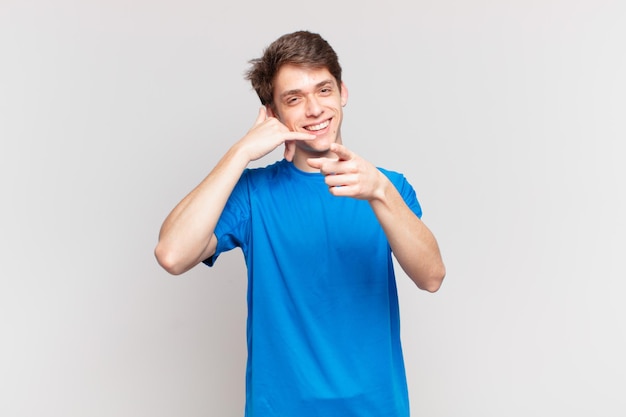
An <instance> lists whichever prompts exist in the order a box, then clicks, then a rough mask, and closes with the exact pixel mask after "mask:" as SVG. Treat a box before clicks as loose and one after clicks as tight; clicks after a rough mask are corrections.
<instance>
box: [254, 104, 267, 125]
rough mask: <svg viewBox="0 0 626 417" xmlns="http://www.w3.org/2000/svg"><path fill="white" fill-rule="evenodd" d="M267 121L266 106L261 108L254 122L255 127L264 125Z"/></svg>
mask: <svg viewBox="0 0 626 417" xmlns="http://www.w3.org/2000/svg"><path fill="white" fill-rule="evenodd" d="M265 119H267V109H266V108H265V106H261V107H260V108H259V115H258V116H257V117H256V120H255V121H254V125H255V126H257V125H259V124H261V123H263V122H264V121H265Z"/></svg>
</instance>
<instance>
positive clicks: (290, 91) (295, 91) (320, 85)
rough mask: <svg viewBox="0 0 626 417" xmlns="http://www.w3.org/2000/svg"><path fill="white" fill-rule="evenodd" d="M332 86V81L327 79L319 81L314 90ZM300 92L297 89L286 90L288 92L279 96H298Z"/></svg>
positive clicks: (300, 90)
mask: <svg viewBox="0 0 626 417" xmlns="http://www.w3.org/2000/svg"><path fill="white" fill-rule="evenodd" d="M332 84H333V80H331V79H330V78H329V79H327V80H324V81H320V82H319V83H317V84H315V89H319V88H321V87H324V86H326V85H332ZM301 92H302V89H299V88H297V89H294V90H288V91H285V92H284V93H282V94H281V95H280V98H285V97H287V96H291V95H293V94H300V93H301Z"/></svg>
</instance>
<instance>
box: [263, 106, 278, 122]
mask: <svg viewBox="0 0 626 417" xmlns="http://www.w3.org/2000/svg"><path fill="white" fill-rule="evenodd" d="M265 110H266V111H267V116H268V117H275V118H276V119H278V116H277V115H276V113H275V112H274V109H272V106H270V105H269V104H266V105H265Z"/></svg>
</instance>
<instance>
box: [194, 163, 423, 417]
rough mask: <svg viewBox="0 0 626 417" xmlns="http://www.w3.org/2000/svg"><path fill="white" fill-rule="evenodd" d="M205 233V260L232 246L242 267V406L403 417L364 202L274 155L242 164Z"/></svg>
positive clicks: (382, 253)
mask: <svg viewBox="0 0 626 417" xmlns="http://www.w3.org/2000/svg"><path fill="white" fill-rule="evenodd" d="M380 170H381V171H382V172H383V173H384V174H385V175H386V176H387V177H388V178H389V179H390V180H391V182H392V183H393V184H394V185H395V187H396V188H397V189H398V191H399V192H400V194H401V195H402V197H403V198H404V201H405V202H406V203H407V205H408V206H409V207H410V208H411V209H412V210H413V212H414V213H415V214H416V215H417V216H421V208H420V205H419V203H418V201H417V198H416V196H415V192H414V190H413V188H412V187H411V185H410V184H409V183H408V182H407V180H406V179H405V177H404V176H403V175H401V174H399V173H396V172H391V171H387V170H383V169H380ZM215 234H216V236H217V240H218V243H217V250H216V253H215V254H214V255H213V256H212V257H211V258H209V259H207V260H205V263H206V264H207V265H209V266H211V265H213V263H214V262H215V260H216V259H217V257H218V256H219V254H220V253H221V252H224V251H227V250H230V249H233V248H235V247H240V248H241V249H242V251H243V254H244V257H245V261H246V265H247V270H248V295H247V302H248V320H247V344H248V362H247V370H246V413H245V415H246V417H370V416H371V417H408V416H409V400H408V390H407V384H406V375H405V369H404V361H403V357H402V348H401V343H400V319H399V308H398V297H397V290H396V282H395V276H394V271H393V262H392V257H391V249H390V246H389V243H388V241H387V238H386V236H385V234H384V232H383V230H382V227H381V226H380V223H379V222H378V220H377V219H376V216H375V215H374V212H373V210H372V208H371V207H370V205H369V203H368V202H367V201H363V200H357V199H353V198H349V197H335V196H333V195H332V194H330V192H329V191H328V187H327V186H326V184H325V183H324V177H323V176H322V174H320V173H306V172H303V171H300V170H299V169H297V168H296V167H295V166H294V165H293V164H292V163H290V162H288V161H286V160H282V161H279V162H276V163H274V164H273V165H270V166H268V167H265V168H255V169H246V170H245V171H244V173H243V174H242V176H241V178H240V180H239V181H238V183H237V185H236V187H235V189H234V190H233V192H232V194H231V196H230V198H229V200H228V202H227V204H226V207H225V209H224V211H223V213H222V215H221V217H220V219H219V222H218V224H217V227H216V228H215Z"/></svg>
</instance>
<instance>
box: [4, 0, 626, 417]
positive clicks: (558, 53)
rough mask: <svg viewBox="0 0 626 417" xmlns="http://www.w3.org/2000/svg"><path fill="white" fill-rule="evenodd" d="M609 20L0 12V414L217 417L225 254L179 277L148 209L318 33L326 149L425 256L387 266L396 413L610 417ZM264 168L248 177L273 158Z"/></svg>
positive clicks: (624, 365)
mask: <svg viewBox="0 0 626 417" xmlns="http://www.w3.org/2000/svg"><path fill="white" fill-rule="evenodd" d="M624 22H626V4H625V3H624V2H620V1H608V0H579V1H576V0H541V1H540V0H509V1H495V0H493V1H488V0H477V1H460V0H438V1H434V0H422V1H414V2H404V1H403V2H399V1H387V2H379V1H376V2H374V1H361V2H357V3H355V4H350V3H348V2H334V1H328V0H322V1H318V2H314V3H302V2H300V3H298V2H291V1H275V2H271V1H270V2H244V1H237V0H234V1H226V2H208V1H202V2H201V1H197V0H178V1H173V0H160V1H151V2H148V1H122V0H113V1H112V0H107V1H105V0H100V1H78V0H76V1H72V0H57V1H54V2H52V1H43V0H40V1H37V0H22V1H17V0H15V1H14V0H1V1H0V139H1V148H0V186H1V192H2V204H1V205H0V261H1V264H2V269H1V270H0V277H1V281H0V415H2V416H7V417H9V416H10V417H22V416H28V417H35V416H37V417H40V416H63V417H74V416H77V417H78V416H80V417H84V416H90V417H100V416H102V417H105V416H106V417H111V416H116V417H139V416H150V417H161V416H163V417H165V416H168V417H169V416H177V417H178V416H186V417H191V416H224V417H230V416H233V417H235V416H241V415H242V409H243V398H244V397H243V381H244V361H245V339H244V337H245V333H244V325H245V314H246V313H245V289H246V284H245V270H244V267H243V264H242V258H241V255H240V253H239V252H233V253H229V254H227V255H226V256H224V257H222V258H220V262H219V263H218V266H216V267H215V268H214V269H212V270H211V269H208V268H206V267H203V266H200V267H198V268H195V269H194V270H192V271H190V272H189V273H188V274H186V275H183V276H181V277H171V276H169V275H168V274H167V273H166V272H164V271H163V270H161V269H160V268H159V267H158V266H157V264H156V262H155V260H154V257H153V255H152V251H153V248H154V245H155V243H156V238H157V233H158V229H159V227H160V224H161V222H162V220H163V219H164V218H165V216H166V215H167V213H168V212H169V210H170V209H171V208H172V207H173V206H174V205H175V204H176V203H177V202H178V201H179V200H180V199H181V198H182V197H183V196H184V195H185V194H186V193H187V192H188V191H189V190H190V189H191V188H192V187H193V186H195V185H196V184H197V183H198V182H199V181H200V180H201V179H202V178H203V177H204V176H205V175H206V174H207V173H208V171H209V170H210V168H211V167H212V166H213V164H214V163H215V162H217V160H218V158H219V157H220V156H221V155H222V154H223V152H224V151H225V150H226V149H227V148H228V146H229V145H230V144H231V143H233V141H235V140H236V139H238V138H239V137H241V136H242V135H243V134H244V133H245V131H247V130H248V128H249V127H250V126H251V124H252V123H253V121H254V118H255V116H256V112H257V108H258V101H257V98H256V96H255V95H254V93H253V92H252V90H251V89H250V87H249V86H248V84H247V83H246V82H245V81H244V80H243V78H242V74H243V72H244V71H245V69H246V68H247V64H246V63H247V61H248V59H250V58H253V57H257V56H259V55H260V53H261V51H262V49H263V47H265V46H266V45H267V44H268V43H269V42H270V41H271V40H273V39H274V38H275V37H277V36H279V35H281V34H283V33H285V32H288V31H292V30H296V29H310V30H313V31H317V32H320V33H321V34H322V35H323V36H324V37H326V38H327V39H328V40H329V41H330V43H331V44H332V45H333V46H334V47H335V48H336V50H337V51H338V53H339V56H340V59H341V62H342V64H343V66H344V71H345V75H344V77H345V81H346V83H347V85H348V87H349V89H350V93H351V97H350V102H349V103H348V106H347V107H346V120H345V124H344V130H343V133H344V142H345V143H346V144H347V145H348V146H349V147H351V148H352V149H353V150H354V151H356V152H357V153H359V154H361V155H362V156H364V157H366V158H368V159H370V160H371V161H372V162H374V163H376V164H377V165H381V166H385V167H388V168H393V169H395V170H399V171H402V172H404V173H405V175H406V176H407V177H408V178H409V179H410V180H411V181H412V183H413V184H414V186H415V188H416V190H417V192H418V197H419V198H420V200H421V202H422V205H423V208H424V220H425V221H426V222H427V224H428V225H429V226H430V227H431V229H432V230H433V231H434V232H435V234H436V236H437V237H438V239H439V242H440V245H441V248H442V251H443V255H444V258H445V261H446V264H447V267H448V276H447V278H446V281H445V283H444V285H443V287H442V289H441V290H440V292H438V293H436V294H427V293H422V292H419V291H418V290H416V289H414V286H413V285H412V284H411V283H410V282H409V280H408V279H407V278H406V276H404V275H403V274H402V273H401V272H400V271H399V272H398V275H399V276H398V279H399V282H400V291H401V295H400V296H401V303H402V319H403V337H404V346H405V354H406V361H407V369H408V373H409V382H410V388H411V400H412V410H413V415H414V416H431V417H437V416H445V417H461V416H477V417H488V416H494V417H495V416H497V417H501V416H507V417H516V416H520V417H521V416H524V417H526V416H550V417H553V416H590V415H593V416H623V415H625V414H626V396H624V389H625V388H626V359H625V358H624V352H626V335H625V333H626V325H625V324H624V317H626V307H625V303H624V302H623V295H624V292H625V290H626V285H625V284H624V279H625V278H626V268H625V266H624V249H626V243H625V238H624V236H626V221H625V220H624V218H625V216H624V212H625V210H626V197H625V194H626V192H625V190H624V188H625V187H624V179H625V178H626V168H625V167H624V162H623V161H624V156H625V155H624V154H625V151H624V147H623V144H622V143H621V142H623V141H624V139H626V126H625V121H624V120H625V116H626V81H625V80H626V77H625V74H626V58H625V57H626V53H625V52H626V41H625V40H626V24H625V23H624ZM279 156H280V155H279V154H272V155H270V157H269V158H268V159H275V158H276V157H279Z"/></svg>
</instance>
